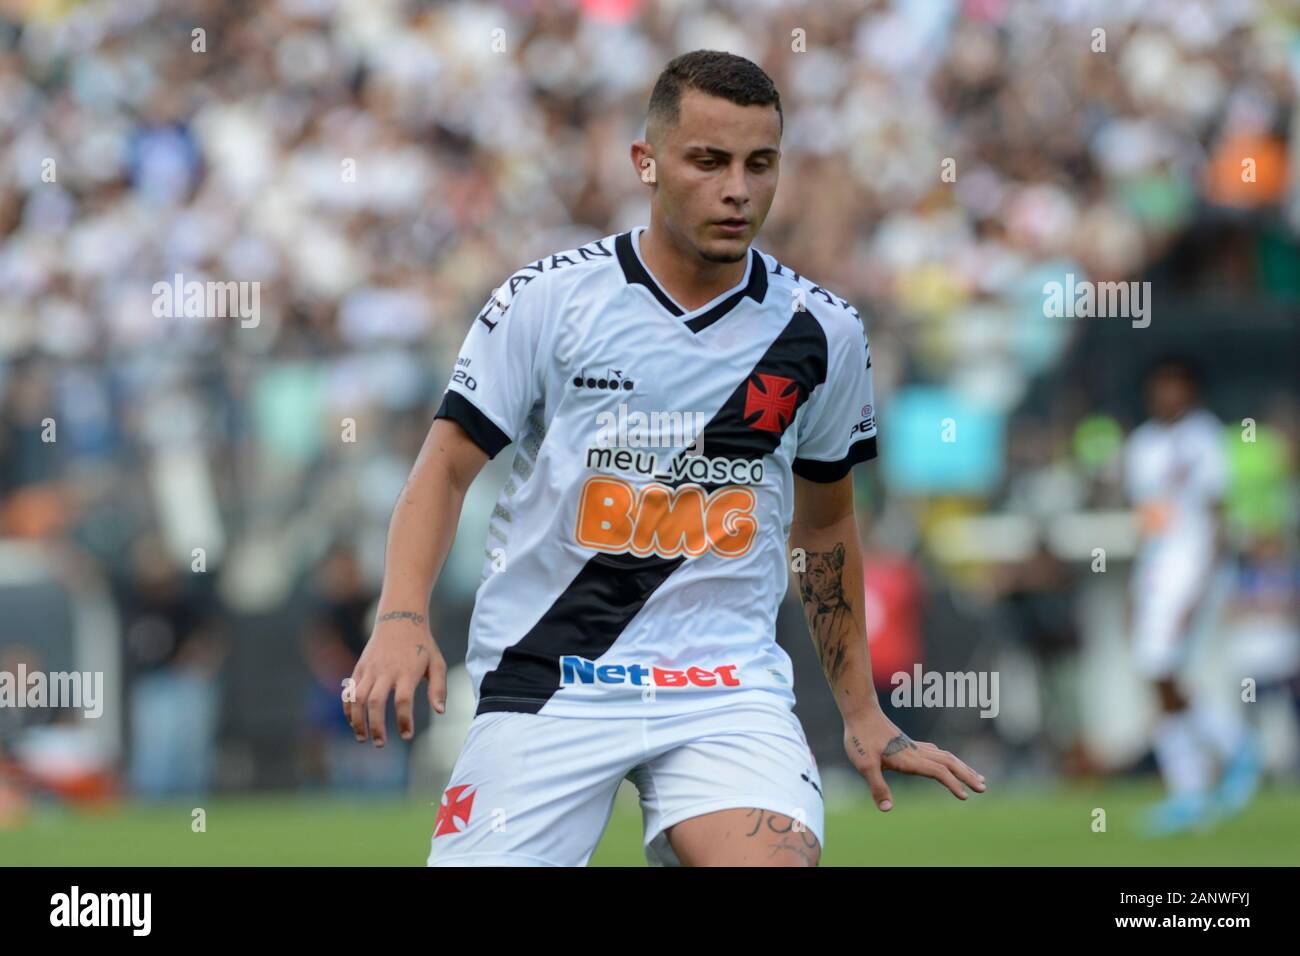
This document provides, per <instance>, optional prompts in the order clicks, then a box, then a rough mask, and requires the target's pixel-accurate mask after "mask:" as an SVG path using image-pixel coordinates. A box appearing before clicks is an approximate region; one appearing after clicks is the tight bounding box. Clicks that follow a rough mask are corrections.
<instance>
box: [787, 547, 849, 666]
mask: <svg viewBox="0 0 1300 956" xmlns="http://www.w3.org/2000/svg"><path fill="white" fill-rule="evenodd" d="M799 599H800V600H801V601H802V602H803V613H804V618H805V619H806V620H807V621H808V631H809V632H810V633H811V634H812V639H813V644H814V645H815V646H816V648H817V653H818V656H820V658H821V663H822V670H823V671H825V672H826V679H827V680H829V681H830V682H831V683H832V684H833V683H834V682H835V681H836V679H837V678H838V677H839V676H840V674H841V672H843V670H844V662H845V657H846V652H847V650H848V646H849V641H850V640H851V639H852V637H853V633H854V628H853V609H852V608H850V607H849V602H848V600H847V599H846V598H845V596H844V545H843V544H837V545H835V548H834V550H831V551H809V552H808V565H807V570H805V571H800V572H799Z"/></svg>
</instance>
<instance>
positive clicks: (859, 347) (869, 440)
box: [791, 330, 876, 482]
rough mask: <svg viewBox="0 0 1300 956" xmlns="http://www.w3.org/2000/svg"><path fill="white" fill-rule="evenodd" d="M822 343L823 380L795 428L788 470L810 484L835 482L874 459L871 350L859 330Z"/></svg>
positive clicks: (863, 333)
mask: <svg viewBox="0 0 1300 956" xmlns="http://www.w3.org/2000/svg"><path fill="white" fill-rule="evenodd" d="M859 331H860V332H861V334H858V333H850V334H848V335H844V336H840V337H839V340H838V342H837V341H836V339H834V338H831V339H830V340H829V341H828V343H827V346H828V349H829V352H830V354H829V356H828V360H827V373H826V381H825V382H823V383H822V384H821V386H820V387H819V388H818V389H817V390H816V391H815V392H814V394H813V396H812V397H811V398H810V399H809V400H808V405H807V407H806V409H805V412H804V414H803V415H802V416H801V419H802V421H801V422H800V423H799V431H798V441H799V444H798V446H797V448H796V450H795V458H794V462H793V464H792V465H791V468H792V470H793V471H794V473H795V474H796V475H798V476H799V477H800V478H806V479H808V480H810V481H821V482H829V481H838V480H839V479H841V478H843V477H844V476H845V475H847V474H848V473H849V471H850V470H851V469H852V468H853V466H854V465H856V464H858V462H862V461H868V460H870V459H872V458H875V457H876V404H875V395H874V392H873V389H872V385H871V348H870V346H869V345H868V343H867V337H866V332H865V330H859Z"/></svg>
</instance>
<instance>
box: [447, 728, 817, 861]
mask: <svg viewBox="0 0 1300 956" xmlns="http://www.w3.org/2000/svg"><path fill="white" fill-rule="evenodd" d="M624 779H628V780H630V781H631V782H632V783H633V784H634V785H635V786H636V788H637V790H638V792H639V794H640V803H641V812H642V818H643V822H644V847H645V854H646V860H647V862H648V863H649V864H650V865H651V866H677V865H680V861H678V859H677V857H676V854H675V853H674V852H673V849H672V847H671V845H670V844H669V842H668V838H667V834H666V831H667V830H668V828H669V827H671V826H673V825H674V824H677V823H680V822H681V821H683V820H687V819H690V818H691V817H696V816H699V815H701V814H705V813H712V812H714V811H717V810H726V809H733V808H745V807H757V808H760V809H763V810H769V811H775V812H777V813H782V814H785V815H786V816H788V817H790V818H792V819H793V820H794V821H795V824H794V825H795V827H796V828H798V827H806V828H807V829H808V830H809V831H811V832H812V833H813V835H814V836H816V837H817V841H818V843H819V844H822V845H824V839H823V835H824V829H823V816H824V807H823V803H822V793H821V777H820V775H819V774H818V772H817V763H816V760H815V759H814V758H813V755H812V751H811V750H810V749H809V747H808V741H807V739H806V738H805V736H804V733H803V728H802V727H801V726H800V725H799V719H798V718H797V717H796V716H795V715H794V713H793V712H792V711H790V710H789V709H788V708H786V707H784V706H781V705H775V704H774V705H767V704H763V703H757V702H746V703H739V702H738V703H736V704H734V705H732V706H722V707H715V708H711V709H708V710H703V711H699V712H696V713H691V714H681V715H675V716H662V717H620V718H603V717H602V718H582V717H555V716H545V715H542V714H528V713H512V712H503V711H496V712H489V713H485V714H481V715H479V716H477V717H475V718H474V720H473V722H472V723H471V724H470V730H469V734H468V735H467V737H466V739H465V745H464V747H463V749H462V750H461V753H460V756H459V758H458V759H457V761H456V765H455V767H454V768H453V770H452V774H451V779H450V781H449V783H448V785H447V789H446V791H445V792H444V794H443V797H442V802H441V805H440V806H439V809H438V815H437V819H436V820H435V823H434V833H433V837H432V846H431V849H430V852H429V858H428V864H429V865H430V866H584V865H586V863H587V861H588V860H589V859H590V858H591V854H592V852H593V851H594V850H595V849H596V844H597V843H598V842H599V840H600V837H601V834H602V833H603V832H604V830H605V826H606V824H608V822H609V818H610V815H611V813H612V812H613V809H614V796H615V794H616V793H617V791H618V787H619V784H620V783H621V782H622V781H623V780H624Z"/></svg>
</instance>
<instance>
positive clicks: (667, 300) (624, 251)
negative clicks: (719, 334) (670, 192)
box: [614, 230, 767, 332]
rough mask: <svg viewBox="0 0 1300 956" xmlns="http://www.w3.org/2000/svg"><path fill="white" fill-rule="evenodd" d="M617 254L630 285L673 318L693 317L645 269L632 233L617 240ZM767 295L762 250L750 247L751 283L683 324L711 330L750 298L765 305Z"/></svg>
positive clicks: (627, 233)
mask: <svg viewBox="0 0 1300 956" xmlns="http://www.w3.org/2000/svg"><path fill="white" fill-rule="evenodd" d="M614 251H615V253H616V254H617V255H618V264H619V265H620V266H622V268H623V277H624V278H625V279H626V280H627V282H628V284H629V285H643V286H645V287H646V288H647V289H649V290H650V293H651V294H652V295H653V296H654V297H655V299H656V300H657V301H658V302H659V304H660V305H661V306H663V307H664V309H665V311H667V312H668V313H669V314H671V315H674V316H683V315H687V314H689V313H687V312H686V311H684V310H683V309H682V307H681V306H679V305H678V304H677V303H676V302H674V301H673V300H672V297H671V296H670V295H668V293H667V292H665V291H664V290H663V289H662V288H660V286H659V283H658V282H656V281H655V278H654V276H652V275H651V274H650V270H649V269H647V268H646V267H645V264H644V263H643V262H642V261H641V257H640V256H639V255H637V251H636V247H635V245H634V244H633V242H632V230H629V231H627V232H624V233H621V234H620V235H619V236H618V237H617V238H616V239H615V240H614ZM742 281H743V280H742ZM765 295H767V267H766V266H765V265H764V262H763V257H762V256H761V255H759V252H758V250H757V249H755V248H754V247H753V246H752V245H751V246H750V247H749V281H747V282H745V284H744V285H743V286H741V287H738V288H737V289H736V290H735V291H734V292H731V293H724V294H723V298H722V300H721V301H719V302H716V303H714V304H713V305H711V306H709V307H708V308H707V309H706V310H705V311H704V312H701V313H700V314H699V315H696V316H693V317H692V318H689V319H687V320H686V321H685V322H684V323H683V325H685V326H686V327H687V328H688V329H690V330H691V331H692V332H699V331H700V330H701V329H706V328H708V327H709V326H710V325H712V324H713V323H714V322H716V321H718V319H720V318H722V317H723V316H724V315H726V314H727V313H728V312H730V311H731V310H732V309H734V308H735V307H736V306H737V305H739V304H740V301H741V300H742V299H744V298H745V297H746V296H748V297H749V298H751V299H753V300H754V301H755V302H760V303H761V302H762V301H763V297H764V296H765Z"/></svg>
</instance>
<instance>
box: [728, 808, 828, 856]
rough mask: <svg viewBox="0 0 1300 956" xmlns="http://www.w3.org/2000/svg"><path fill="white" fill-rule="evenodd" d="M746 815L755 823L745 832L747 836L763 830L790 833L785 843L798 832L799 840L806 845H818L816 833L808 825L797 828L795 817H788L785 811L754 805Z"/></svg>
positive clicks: (811, 846) (810, 846) (755, 834)
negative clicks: (777, 811) (773, 810)
mask: <svg viewBox="0 0 1300 956" xmlns="http://www.w3.org/2000/svg"><path fill="white" fill-rule="evenodd" d="M745 815H746V816H747V817H748V818H749V819H751V820H752V821H753V823H754V828H753V829H752V830H750V831H749V832H748V833H746V834H745V836H747V837H753V836H757V835H758V834H759V832H760V831H762V830H767V831H768V832H770V833H778V834H782V835H785V834H789V836H787V839H786V840H784V841H782V842H783V843H784V842H788V841H790V840H793V838H794V836H793V835H794V834H796V833H797V834H798V835H799V841H800V842H801V843H802V844H803V845H804V846H805V847H808V848H815V847H816V846H817V837H816V835H815V834H814V833H813V832H812V831H811V830H809V829H808V828H807V827H806V826H804V827H799V828H796V827H795V825H794V824H795V821H794V819H793V818H792V817H787V816H786V815H785V814H784V813H773V812H772V811H770V810H760V809H759V808H758V807H754V808H753V809H751V810H750V811H749V812H748V813H747V814H745Z"/></svg>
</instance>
